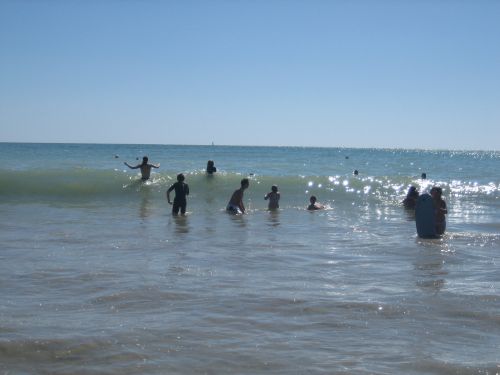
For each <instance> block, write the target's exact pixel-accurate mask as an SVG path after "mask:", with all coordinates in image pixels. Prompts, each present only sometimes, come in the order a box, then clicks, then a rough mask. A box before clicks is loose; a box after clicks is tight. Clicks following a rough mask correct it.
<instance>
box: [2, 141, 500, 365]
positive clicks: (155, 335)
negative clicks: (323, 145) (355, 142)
mask: <svg viewBox="0 0 500 375" xmlns="http://www.w3.org/2000/svg"><path fill="white" fill-rule="evenodd" d="M0 149H1V150H2V153H0V154H1V155H2V158H6V155H10V156H15V158H14V159H17V160H19V162H18V163H16V165H15V166H13V167H12V168H7V169H5V167H4V169H3V170H2V173H1V176H2V177H0V194H1V196H2V200H1V203H0V243H1V244H2V247H1V250H0V286H1V287H0V297H1V300H2V303H1V304H0V371H2V372H3V373H6V374H7V373H8V374H25V373H50V374H69V373H71V374H74V373H82V374H86V373H99V374H103V373H105V374H137V373H141V374H165V373H169V374H186V373H206V374H221V373H222V374H224V373H227V374H234V373H239V374H256V373H276V374H290V373H292V374H302V373H312V374H323V373H324V374H389V373H391V374H401V373H405V374H496V373H499V372H500V354H499V353H500V335H499V333H500V314H499V311H500V296H499V293H498V290H499V287H500V276H499V275H500V273H499V272H498V265H499V264H500V255H499V254H500V253H499V249H500V230H499V229H500V224H499V222H500V221H499V212H500V211H499V185H500V182H499V180H498V176H497V175H495V174H493V173H492V171H493V170H495V171H498V170H499V169H498V166H499V160H500V156H499V154H498V153H491V152H479V153H470V152H464V153H457V152H447V151H440V152H431V151H408V150H399V151H393V150H355V149H307V148H306V149H303V148H277V149H272V148H257V147H255V148H244V147H242V148H226V147H217V146H216V147H213V148H211V147H194V146H191V147H179V146H140V145H132V146H126V145H120V146H118V145H98V146H97V145H26V144H22V145H19V144H17V145H16V144H0ZM67 150H70V151H69V152H68V151H67ZM127 153H128V154H129V155H137V157H141V156H142V154H148V155H149V156H150V159H151V161H152V162H154V163H155V162H160V163H161V168H160V169H159V170H158V173H155V174H154V175H153V178H152V182H150V183H148V184H141V183H139V182H137V181H136V179H137V178H138V177H137V175H136V171H132V170H126V169H125V168H124V167H123V160H124V156H123V155H127ZM65 154H68V155H69V156H68V157H63V156H61V155H65ZM115 154H118V155H119V158H115V157H114V155H115ZM35 156H36V157H35ZM346 156H348V159H346ZM208 158H213V159H214V160H215V162H216V166H217V167H218V170H219V172H217V174H216V175H215V176H213V177H212V178H207V176H205V175H204V174H203V172H202V169H203V167H204V166H205V165H206V160H207V159H208ZM134 159H135V157H129V159H128V161H129V162H131V161H132V160H134ZM240 161H241V162H240ZM411 163H413V165H412V164H411ZM2 165H4V166H5V165H9V164H6V163H5V162H2ZM355 168H356V169H358V170H359V171H360V175H359V176H357V177H355V176H353V175H352V170H353V169H355ZM423 171H425V172H426V173H427V175H428V180H421V179H420V174H421V173H422V172H423ZM179 172H184V173H185V174H186V182H187V183H189V184H190V188H191V195H190V196H189V198H188V211H189V214H188V215H187V216H186V217H177V218H174V217H172V216H171V215H170V212H169V210H170V206H168V205H167V204H166V202H165V190H166V188H168V186H169V185H170V184H171V183H172V182H173V181H174V178H175V175H176V173H179ZM250 173H253V175H251V176H250V188H249V189H248V190H247V191H246V192H245V204H246V206H247V208H248V209H249V212H248V214H247V215H244V216H231V215H227V214H226V213H225V212H224V207H225V204H226V203H227V200H228V199H229V196H230V194H231V192H232V191H233V190H234V189H235V188H237V187H238V185H239V180H240V179H241V178H242V177H245V176H248V175H249V174H250ZM274 183H276V184H278V185H279V187H280V191H281V195H282V199H281V202H280V206H281V209H280V210H279V211H278V212H268V211H267V210H266V201H264V199H263V197H264V194H265V193H267V192H268V191H269V189H270V186H271V185H272V184H274ZM409 184H415V185H416V186H418V187H419V190H421V191H423V190H425V189H427V188H429V187H430V186H432V185H433V184H439V185H440V186H443V188H444V198H445V200H446V201H447V204H448V210H449V215H448V226H447V229H448V230H447V233H446V235H445V236H444V237H443V238H441V239H435V240H422V239H419V238H418V237H417V236H416V233H415V222H414V219H413V216H412V213H411V212H408V211H405V210H404V209H402V207H401V204H400V202H401V200H402V199H403V198H404V195H405V192H406V190H407V188H408V186H409ZM310 194H315V195H317V196H318V198H319V200H320V201H321V202H322V203H325V204H327V205H328V207H329V209H327V210H323V211H318V212H308V211H306V210H305V206H306V205H307V200H308V197H309V195H310Z"/></svg>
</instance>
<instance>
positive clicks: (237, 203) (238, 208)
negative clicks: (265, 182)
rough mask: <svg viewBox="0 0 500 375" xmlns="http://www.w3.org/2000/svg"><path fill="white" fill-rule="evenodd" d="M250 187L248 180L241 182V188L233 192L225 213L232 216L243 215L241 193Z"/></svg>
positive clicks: (243, 208) (243, 207)
mask: <svg viewBox="0 0 500 375" xmlns="http://www.w3.org/2000/svg"><path fill="white" fill-rule="evenodd" d="M249 186H250V181H248V178H244V179H243V180H241V187H240V188H239V189H238V190H235V191H234V193H233V195H232V196H231V199H230V200H229V203H228V204H227V207H226V211H227V212H229V213H232V214H235V215H236V214H244V213H245V206H244V205H243V192H244V191H245V190H246V189H248V187H249Z"/></svg>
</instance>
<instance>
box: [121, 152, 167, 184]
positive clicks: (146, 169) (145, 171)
mask: <svg viewBox="0 0 500 375" xmlns="http://www.w3.org/2000/svg"><path fill="white" fill-rule="evenodd" d="M123 164H125V165H126V166H127V167H129V168H130V169H137V168H140V169H141V175H142V178H141V180H142V181H147V180H149V177H150V175H151V168H160V164H157V165H155V164H148V157H147V156H144V157H143V158H142V164H137V165H136V166H135V167H133V166H131V165H130V164H129V163H127V162H124V163H123Z"/></svg>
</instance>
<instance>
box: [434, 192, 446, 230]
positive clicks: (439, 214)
mask: <svg viewBox="0 0 500 375" xmlns="http://www.w3.org/2000/svg"><path fill="white" fill-rule="evenodd" d="M442 195H443V189H441V188H440V187H437V186H434V187H433V188H432V189H431V196H432V199H433V200H434V210H435V212H436V234H443V233H444V231H445V230H446V217H445V216H444V215H446V214H447V213H448V209H447V208H446V202H445V201H444V200H443V198H442V197H441V196H442Z"/></svg>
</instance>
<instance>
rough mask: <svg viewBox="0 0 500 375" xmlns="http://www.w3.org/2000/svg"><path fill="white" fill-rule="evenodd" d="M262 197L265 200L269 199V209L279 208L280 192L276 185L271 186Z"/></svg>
mask: <svg viewBox="0 0 500 375" xmlns="http://www.w3.org/2000/svg"><path fill="white" fill-rule="evenodd" d="M264 199H265V200H266V201H267V200H268V199H269V205H268V206H267V208H268V209H270V210H277V209H278V208H280V205H279V201H280V192H279V191H278V187H277V186H276V185H273V186H271V191H270V192H269V193H267V194H266V196H265V197H264Z"/></svg>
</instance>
